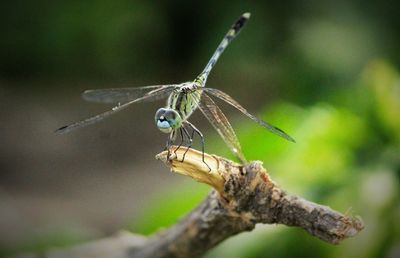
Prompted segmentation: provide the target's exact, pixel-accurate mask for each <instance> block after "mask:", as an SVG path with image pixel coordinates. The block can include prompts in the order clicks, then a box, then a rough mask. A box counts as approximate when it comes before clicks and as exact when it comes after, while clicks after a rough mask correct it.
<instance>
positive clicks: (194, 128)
mask: <svg viewBox="0 0 400 258" xmlns="http://www.w3.org/2000/svg"><path fill="white" fill-rule="evenodd" d="M186 123H187V124H188V125H189V126H190V127H191V128H192V129H193V131H194V132H196V133H197V134H198V135H199V136H200V138H201V152H202V161H203V163H204V164H206V166H207V167H208V170H209V171H210V172H211V168H210V166H209V165H208V164H207V163H206V161H205V160H204V136H203V134H202V133H201V132H200V130H199V129H197V128H196V126H194V125H193V124H192V123H190V122H189V121H186Z"/></svg>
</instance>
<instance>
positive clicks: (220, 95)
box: [203, 88, 295, 142]
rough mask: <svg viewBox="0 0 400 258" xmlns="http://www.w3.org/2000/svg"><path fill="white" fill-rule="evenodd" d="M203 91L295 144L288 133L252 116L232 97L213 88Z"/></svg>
mask: <svg viewBox="0 0 400 258" xmlns="http://www.w3.org/2000/svg"><path fill="white" fill-rule="evenodd" d="M203 91H205V92H208V93H210V94H212V95H214V96H215V97H217V98H220V99H222V100H223V101H225V102H227V103H228V104H230V105H231V106H233V107H235V108H236V109H238V110H239V111H241V112H242V113H243V114H245V115H246V116H248V117H249V118H250V119H252V120H253V121H255V122H257V123H258V124H259V125H261V126H262V127H264V128H266V129H268V130H269V131H270V132H272V133H274V134H276V135H279V136H281V137H283V138H285V139H286V140H288V141H291V142H295V140H294V139H293V138H292V137H290V136H289V135H288V134H287V133H285V132H284V131H283V130H281V129H279V128H278V127H275V126H273V125H271V124H269V123H267V122H265V121H263V120H261V119H260V118H258V117H256V116H254V115H252V114H250V113H249V112H248V111H247V110H246V109H245V108H244V107H242V106H241V105H240V104H239V103H238V102H237V101H236V100H234V99H233V98H232V97H231V96H229V95H228V94H226V93H225V92H223V91H220V90H217V89H212V88H203Z"/></svg>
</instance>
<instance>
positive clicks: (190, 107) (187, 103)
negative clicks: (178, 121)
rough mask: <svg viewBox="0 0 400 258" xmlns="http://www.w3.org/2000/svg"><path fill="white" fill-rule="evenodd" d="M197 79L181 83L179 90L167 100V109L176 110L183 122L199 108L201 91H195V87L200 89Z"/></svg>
mask: <svg viewBox="0 0 400 258" xmlns="http://www.w3.org/2000/svg"><path fill="white" fill-rule="evenodd" d="M198 79H199V78H196V80H195V81H194V82H187V83H183V84H182V86H181V88H180V89H178V90H177V91H174V92H172V93H171V95H170V96H169V98H168V100H167V107H168V108H171V109H174V110H176V111H177V112H178V113H179V115H180V116H181V118H182V120H183V121H185V120H186V119H188V118H189V116H190V115H191V114H192V113H193V112H194V111H195V110H196V108H197V107H198V106H199V102H200V98H201V93H202V91H201V90H196V88H197V87H201V83H200V81H199V80H198Z"/></svg>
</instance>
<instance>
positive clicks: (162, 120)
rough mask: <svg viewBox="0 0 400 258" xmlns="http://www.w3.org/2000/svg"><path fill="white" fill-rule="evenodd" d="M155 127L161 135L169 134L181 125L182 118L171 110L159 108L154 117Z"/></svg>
mask: <svg viewBox="0 0 400 258" xmlns="http://www.w3.org/2000/svg"><path fill="white" fill-rule="evenodd" d="M155 120H156V125H157V127H158V129H160V131H161V132H163V133H170V132H172V130H174V129H176V128H179V127H180V126H181V125H182V118H181V116H180V115H179V114H178V112H176V111H175V110H173V109H170V108H160V109H158V110H157V112H156V116H155Z"/></svg>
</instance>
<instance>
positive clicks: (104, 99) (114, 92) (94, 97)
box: [82, 85, 171, 103]
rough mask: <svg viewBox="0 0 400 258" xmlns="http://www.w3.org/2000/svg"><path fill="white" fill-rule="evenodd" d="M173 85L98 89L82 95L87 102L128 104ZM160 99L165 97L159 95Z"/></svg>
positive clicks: (87, 91)
mask: <svg viewBox="0 0 400 258" xmlns="http://www.w3.org/2000/svg"><path fill="white" fill-rule="evenodd" d="M168 86H171V85H154V86H144V87H135V88H114V89H97V90H86V91H85V92H83V93H82V97H83V99H84V100H86V101H91V102H101V103H126V102H129V101H131V100H134V99H137V98H141V97H143V96H144V95H146V94H147V93H149V92H151V91H155V90H158V89H163V88H165V87H168ZM157 96H158V98H159V99H161V98H163V97H164V96H163V95H157ZM146 100H147V101H154V100H157V99H151V100H150V99H146Z"/></svg>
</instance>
